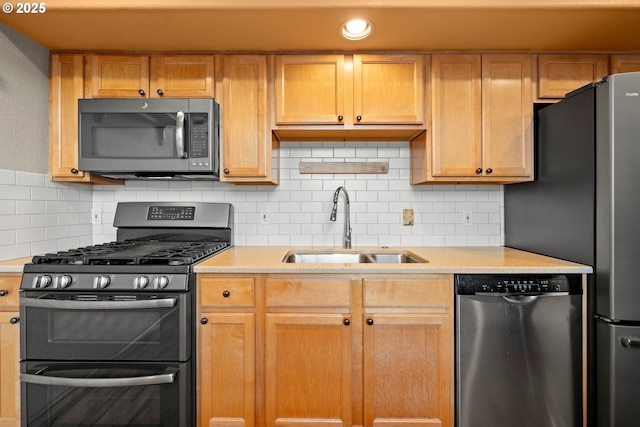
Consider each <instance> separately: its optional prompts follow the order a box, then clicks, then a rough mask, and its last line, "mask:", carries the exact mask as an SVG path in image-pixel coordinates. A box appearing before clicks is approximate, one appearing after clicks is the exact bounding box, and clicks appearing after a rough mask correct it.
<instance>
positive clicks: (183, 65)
mask: <svg viewBox="0 0 640 427" xmlns="http://www.w3.org/2000/svg"><path fill="white" fill-rule="evenodd" d="M89 62H90V71H89V78H88V81H89V90H88V93H89V96H90V97H91V98H140V97H151V98H158V97H163V96H166V97H177V98H182V97H184V98H186V97H195V98H197V97H202V98H204V97H211V98H213V97H214V89H215V88H214V81H213V66H214V60H213V55H175V56H146V55H89Z"/></svg>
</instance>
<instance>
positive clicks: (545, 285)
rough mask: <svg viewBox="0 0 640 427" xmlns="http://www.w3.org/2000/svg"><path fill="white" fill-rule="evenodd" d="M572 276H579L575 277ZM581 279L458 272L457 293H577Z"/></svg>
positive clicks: (567, 276) (559, 276)
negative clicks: (576, 289)
mask: <svg viewBox="0 0 640 427" xmlns="http://www.w3.org/2000/svg"><path fill="white" fill-rule="evenodd" d="M571 276H577V277H575V278H573V277H571ZM571 279H573V280H571ZM576 280H577V281H578V283H577V285H576V284H575V283H574V285H573V286H572V282H576ZM579 280H580V279H579V275H564V274H544V275H493V274H458V275H456V276H455V284H456V293H457V294H458V295H476V294H506V295H507V294H508V295H527V294H528V295H531V294H536V295H539V294H546V293H575V288H576V286H577V287H578V289H579ZM572 291H573V292H572Z"/></svg>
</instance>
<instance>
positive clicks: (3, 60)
mask: <svg viewBox="0 0 640 427" xmlns="http://www.w3.org/2000/svg"><path fill="white" fill-rule="evenodd" d="M48 85H49V50H48V49H46V48H45V47H43V46H41V45H39V44H38V43H36V42H34V41H32V40H31V39H29V38H27V37H25V36H23V35H22V34H20V33H18V32H17V31H15V30H13V29H12V28H10V27H8V26H7V25H5V24H3V23H1V22H0V169H5V170H14V171H24V172H37V173H47V168H48V160H47V159H48V156H47V151H48V146H47V138H48V136H47V126H48V102H49V91H48Z"/></svg>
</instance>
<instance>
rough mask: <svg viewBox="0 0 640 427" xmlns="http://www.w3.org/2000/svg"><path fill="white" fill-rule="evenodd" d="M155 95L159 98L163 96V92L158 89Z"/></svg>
mask: <svg viewBox="0 0 640 427" xmlns="http://www.w3.org/2000/svg"><path fill="white" fill-rule="evenodd" d="M156 93H157V94H158V95H160V96H162V95H164V92H163V91H162V89H158V90H157V91H156Z"/></svg>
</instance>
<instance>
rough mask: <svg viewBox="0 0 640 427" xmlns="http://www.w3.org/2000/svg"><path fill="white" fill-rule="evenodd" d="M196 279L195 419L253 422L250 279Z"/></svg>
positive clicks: (224, 425) (225, 426) (238, 425)
mask: <svg viewBox="0 0 640 427" xmlns="http://www.w3.org/2000/svg"><path fill="white" fill-rule="evenodd" d="M198 283H199V284H198V289H197V298H198V316H197V318H198V322H199V323H198V332H197V352H196V354H197V360H196V363H197V366H198V370H197V397H196V400H197V412H198V413H197V420H198V425H199V426H206V427H252V426H255V410H256V408H255V406H256V404H255V397H256V386H255V368H256V360H255V353H256V352H255V348H256V344H255V339H256V322H255V313H254V280H253V278H250V277H249V278H248V277H243V278H211V277H201V278H200V279H199V282H198Z"/></svg>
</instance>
